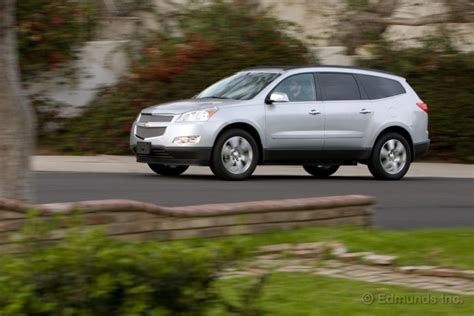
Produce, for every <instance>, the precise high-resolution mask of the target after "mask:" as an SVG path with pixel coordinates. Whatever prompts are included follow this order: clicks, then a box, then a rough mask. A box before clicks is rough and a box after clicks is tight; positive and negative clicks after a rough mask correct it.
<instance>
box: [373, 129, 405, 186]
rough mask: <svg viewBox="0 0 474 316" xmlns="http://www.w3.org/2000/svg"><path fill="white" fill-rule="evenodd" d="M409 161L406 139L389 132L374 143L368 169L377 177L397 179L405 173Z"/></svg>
mask: <svg viewBox="0 0 474 316" xmlns="http://www.w3.org/2000/svg"><path fill="white" fill-rule="evenodd" d="M410 162H411V150H410V145H409V144H408V142H407V140H406V139H405V138H404V137H403V136H402V135H400V134H397V133H389V134H386V135H384V136H382V137H380V138H379V139H378V140H377V142H376V143H375V146H374V148H373V151H372V157H371V159H370V162H369V170H370V172H371V173H372V175H373V176H374V177H375V178H377V179H381V180H398V179H401V178H403V176H404V175H405V174H406V173H407V171H408V168H409V167H410Z"/></svg>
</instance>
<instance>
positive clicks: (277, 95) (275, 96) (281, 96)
mask: <svg viewBox="0 0 474 316" xmlns="http://www.w3.org/2000/svg"><path fill="white" fill-rule="evenodd" d="M289 101H290V99H289V98H288V95H287V94H286V93H283V92H273V93H272V94H271V95H270V97H269V98H268V100H267V103H268V104H272V103H275V102H289Z"/></svg>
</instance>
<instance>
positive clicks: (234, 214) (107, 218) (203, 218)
mask: <svg viewBox="0 0 474 316" xmlns="http://www.w3.org/2000/svg"><path fill="white" fill-rule="evenodd" d="M374 203H375V199H374V198H373V197H370V196H363V195H347V196H333V197H318V198H303V199H287V200H268V201H256V202H243V203H224V204H205V205H193V206H180V207H162V206H158V205H155V204H149V203H143V202H136V201H130V200H101V201H83V202H74V203H54V204H41V205H28V204H24V203H21V202H18V201H13V200H7V199H2V198H0V250H1V249H2V248H3V249H5V248H11V247H12V246H14V245H15V244H17V243H18V242H20V241H21V235H20V234H19V230H20V229H21V228H22V227H23V226H24V225H25V224H26V222H27V220H28V217H27V215H28V212H29V211H30V210H32V209H35V210H36V211H37V213H38V215H39V218H40V219H41V220H46V221H47V220H51V219H52V218H55V217H56V216H55V215H63V218H65V219H67V218H70V216H71V215H73V214H80V218H81V219H82V220H83V222H84V223H85V228H89V227H103V228H104V229H105V232H106V233H107V234H108V235H110V236H114V237H116V238H120V239H127V240H150V239H152V240H172V239H188V238H199V237H217V236H227V235H237V234H256V233H261V232H266V231H270V230H276V229H291V228H295V227H306V226H333V225H366V226H367V225H371V224H372V216H373V209H372V206H373V204H374ZM63 236H64V230H63V229H61V228H58V229H56V230H54V231H53V232H52V234H51V236H50V238H51V239H53V240H54V239H61V238H62V237H63Z"/></svg>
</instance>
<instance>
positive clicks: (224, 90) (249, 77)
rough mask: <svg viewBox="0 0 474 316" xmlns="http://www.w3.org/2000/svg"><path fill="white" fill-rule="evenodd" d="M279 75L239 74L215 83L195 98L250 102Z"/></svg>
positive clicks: (262, 73)
mask: <svg viewBox="0 0 474 316" xmlns="http://www.w3.org/2000/svg"><path fill="white" fill-rule="evenodd" d="M279 75H280V74H278V73H269V72H240V73H237V74H235V75H233V76H230V77H228V78H225V79H222V80H221V81H218V82H216V83H215V84H213V85H212V86H210V87H208V88H207V89H205V90H204V91H202V92H201V93H200V94H199V95H197V96H196V98H197V99H204V98H216V99H234V100H250V99H252V98H253V97H254V96H256V95H257V94H258V93H259V92H260V91H262V90H263V88H265V87H266V86H267V85H268V84H269V83H270V82H272V81H273V80H275V78H276V77H278V76H279Z"/></svg>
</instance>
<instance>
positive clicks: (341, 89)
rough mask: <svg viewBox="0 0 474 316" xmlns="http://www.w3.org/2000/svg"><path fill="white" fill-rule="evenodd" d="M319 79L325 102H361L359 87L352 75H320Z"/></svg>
mask: <svg viewBox="0 0 474 316" xmlns="http://www.w3.org/2000/svg"><path fill="white" fill-rule="evenodd" d="M318 79H319V85H320V87H321V91H322V94H323V99H324V100H325V101H340V100H360V93H359V86H358V85H357V82H356V81H355V79H354V76H352V74H345V73H319V74H318Z"/></svg>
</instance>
